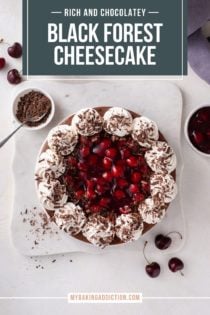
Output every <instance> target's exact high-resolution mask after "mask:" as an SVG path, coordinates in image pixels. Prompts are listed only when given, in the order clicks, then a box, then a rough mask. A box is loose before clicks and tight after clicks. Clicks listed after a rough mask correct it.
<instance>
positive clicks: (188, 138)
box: [184, 105, 210, 157]
mask: <svg viewBox="0 0 210 315" xmlns="http://www.w3.org/2000/svg"><path fill="white" fill-rule="evenodd" d="M204 107H210V105H202V106H199V107H197V108H196V109H193V110H192V111H191V112H190V113H189V115H188V116H187V119H186V121H185V125H184V134H185V138H186V139H187V142H188V144H189V145H190V146H191V148H192V149H193V150H194V151H195V152H197V153H199V154H200V155H202V156H205V157H210V153H209V154H208V153H204V152H202V151H200V150H198V149H197V148H196V147H195V146H194V145H193V143H192V142H191V140H190V137H189V134H188V125H189V122H190V119H191V117H192V116H193V115H194V114H195V113H196V112H197V111H198V110H199V109H201V108H204Z"/></svg>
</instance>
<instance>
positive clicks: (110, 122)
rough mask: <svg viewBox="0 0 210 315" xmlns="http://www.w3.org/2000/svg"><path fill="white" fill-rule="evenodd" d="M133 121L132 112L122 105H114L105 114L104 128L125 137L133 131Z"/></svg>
mask: <svg viewBox="0 0 210 315" xmlns="http://www.w3.org/2000/svg"><path fill="white" fill-rule="evenodd" d="M132 122H133V118H132V116H131V114H130V113H129V112H128V111H127V110H126V109H124V108H121V107H112V108H110V109H109V110H107V111H106V113H105V114H104V129H105V130H106V132H108V133H110V134H112V135H115V136H118V137H124V136H126V135H128V134H130V133H131V130H132Z"/></svg>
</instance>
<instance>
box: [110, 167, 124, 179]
mask: <svg viewBox="0 0 210 315" xmlns="http://www.w3.org/2000/svg"><path fill="white" fill-rule="evenodd" d="M112 175H113V176H114V177H122V176H123V175H124V169H123V167H122V166H120V165H119V166H118V165H113V167H112Z"/></svg>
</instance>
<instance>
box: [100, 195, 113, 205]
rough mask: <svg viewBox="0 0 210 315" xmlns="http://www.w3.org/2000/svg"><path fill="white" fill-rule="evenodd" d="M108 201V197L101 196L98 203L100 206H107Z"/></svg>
mask: <svg viewBox="0 0 210 315" xmlns="http://www.w3.org/2000/svg"><path fill="white" fill-rule="evenodd" d="M110 202H111V200H110V198H108V197H103V198H101V199H100V201H99V205H100V206H101V207H107V206H108V205H109V204H110Z"/></svg>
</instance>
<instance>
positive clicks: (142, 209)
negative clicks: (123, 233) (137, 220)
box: [138, 197, 166, 224]
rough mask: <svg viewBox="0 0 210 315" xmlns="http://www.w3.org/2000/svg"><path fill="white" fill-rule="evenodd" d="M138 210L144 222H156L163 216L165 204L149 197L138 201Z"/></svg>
mask: <svg viewBox="0 0 210 315" xmlns="http://www.w3.org/2000/svg"><path fill="white" fill-rule="evenodd" d="M138 210H139V213H140V215H141V217H142V219H143V221H144V222H145V223H148V224H156V223H158V222H160V221H161V220H162V219H163V217H164V216H165V213H166V205H165V204H163V203H161V202H157V200H155V199H153V198H152V197H149V198H147V199H145V200H144V201H143V202H142V203H140V205H139V208H138Z"/></svg>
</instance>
